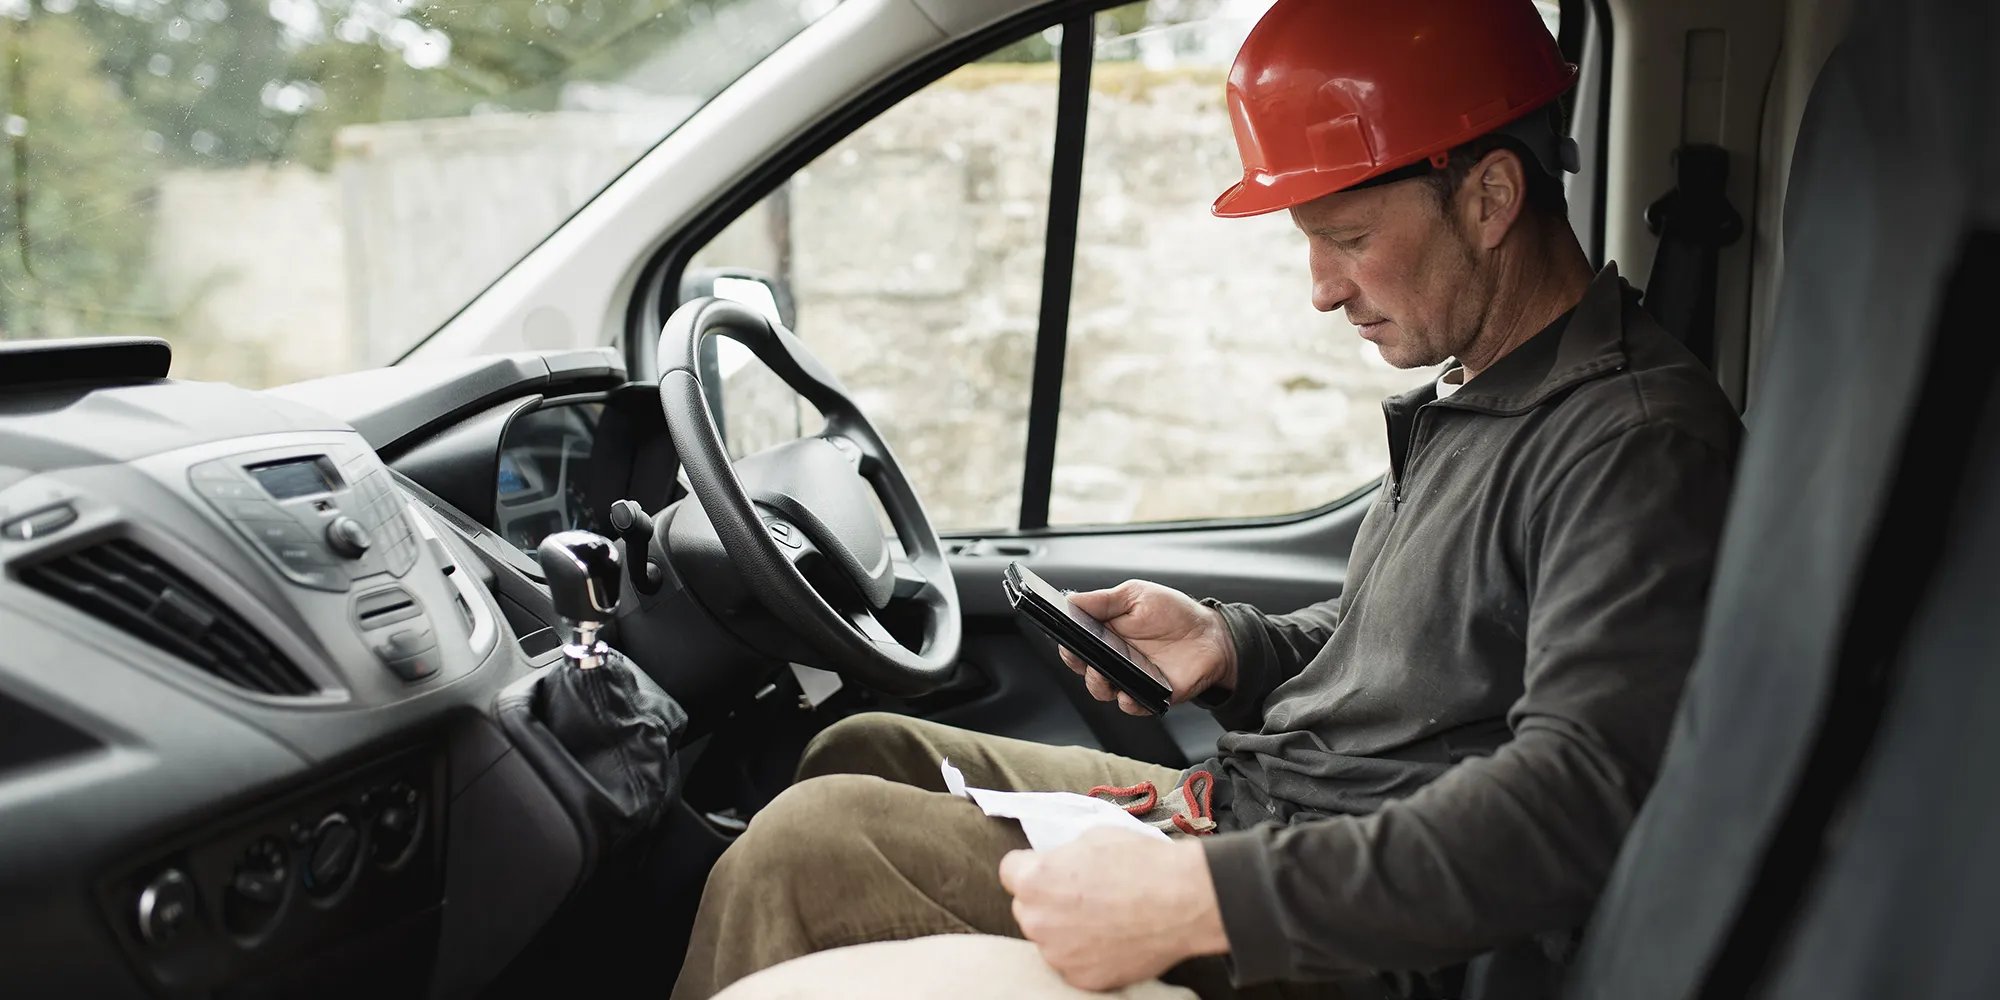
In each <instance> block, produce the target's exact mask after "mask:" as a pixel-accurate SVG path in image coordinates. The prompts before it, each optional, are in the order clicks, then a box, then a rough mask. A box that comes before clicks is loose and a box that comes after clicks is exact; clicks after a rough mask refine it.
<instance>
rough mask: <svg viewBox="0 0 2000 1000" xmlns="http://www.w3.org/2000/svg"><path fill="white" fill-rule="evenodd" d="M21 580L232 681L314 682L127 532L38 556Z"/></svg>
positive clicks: (261, 688) (305, 686) (300, 687)
mask: <svg viewBox="0 0 2000 1000" xmlns="http://www.w3.org/2000/svg"><path fill="white" fill-rule="evenodd" d="M20 577H21V582H23V583H25V584H27V585H28V586H30V587H33V588H35V589H36V590H39V591H41V592H42V593H44V594H47V595H48V596H50V597H53V598H55V599H56V600H58V601H61V602H63V603H64V604H67V605H69V606H71V607H73V608H76V609H77V610H79V611H83V612H85V613H86V614H89V615H92V616H94V617H96V618H98V619H99V620H101V621H103V622H104V623H105V624H107V625H110V626H111V627H113V628H116V629H118V630H119V631H122V632H125V633H126V634H128V635H131V636H133V637H135V638H138V639H141V640H143V641H145V642H147V643H149V644H151V645H154V646H157V647H159V648H160V649H162V650H165V651H166V652H168V653H171V654H173V655H174V656H177V657H179V658H181V659H183V660H186V661H187V662H189V663H191V664H193V665H194V666H195V667H197V668H199V669H201V670H203V671H205V672H207V673H209V674H212V675H214V676H215V677H217V678H220V679H221V680H223V681H226V682H228V683H230V684H234V685H236V686H237V687H241V688H246V689H248V690H251V691H258V692H262V693H264V694H273V695H290V696H298V695H308V694H312V693H314V692H315V691H317V690H318V688H317V686H316V685H315V684H313V682H312V680H311V679H310V678H308V677H307V676H306V675H305V673H304V672H303V671H301V670H300V669H299V668H298V666H297V665H296V664H293V663H292V662H291V661H290V660H288V659H286V658H285V656H284V654H282V653H280V652H278V650H277V648H276V647H274V646H272V645H271V643H270V642H269V641H268V640H266V639H265V638H264V637H263V636H262V635H259V634H258V633H257V631H256V630H255V629H252V628H251V627H250V624H249V623H248V622H246V621H244V620H243V619H242V618H241V617H240V616H239V615H237V614H236V612H235V611H234V610H232V609H231V608H230V607H229V606H228V605H226V604H223V603H222V602H221V601H219V600H217V599H216V598H215V597H214V595H212V594H210V593H209V592H208V591H207V590H205V589H203V588H201V587H200V586H198V585H196V584H195V582H194V581H193V580H190V579H188V577H187V576H186V575H185V574H183V573H181V572H180V571H179V570H177V569H175V568H173V567H172V566H170V565H168V564H167V563H166V562H165V561H164V560H162V559H160V557H159V556H157V555H155V554H153V553H152V552H150V551H148V550H146V549H144V548H141V547H139V546H138V545H137V544H135V543H133V542H131V541H127V540H125V539H114V540H112V541H108V542H102V543H99V544H97V545H94V546H91V547H90V548H87V549H80V550H78V551H75V552H70V553H67V554H65V555H61V556H57V557H55V558H53V559H49V560H46V561H44V562H40V563H36V564H35V565H33V566H30V567H28V568H26V569H24V570H22V571H21V573H20Z"/></svg>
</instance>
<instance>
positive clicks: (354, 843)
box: [300, 812, 361, 899]
mask: <svg viewBox="0 0 2000 1000" xmlns="http://www.w3.org/2000/svg"><path fill="white" fill-rule="evenodd" d="M360 862H361V831H360V829H358V828H357V827H355V825H354V821H353V820H350V819H348V818H347V816H346V814H344V813H337V812H336V813H327V814H326V816H324V817H322V818H321V819H320V821H319V824H318V825H317V826H314V827H313V832H312V835H311V838H310V840H309V841H308V842H307V844H306V865H305V871H304V872H302V873H301V877H300V881H302V882H304V883H305V887H306V891H307V892H309V893H312V894H313V896H314V897H316V898H319V899H325V898H326V897H328V896H331V895H333V894H334V893H337V892H339V891H340V890H341V888H342V887H344V886H346V885H347V880H348V879H349V878H352V877H353V875H354V872H355V870H356V869H357V868H358V867H359V865H360Z"/></svg>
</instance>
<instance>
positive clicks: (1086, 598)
mask: <svg viewBox="0 0 2000 1000" xmlns="http://www.w3.org/2000/svg"><path fill="white" fill-rule="evenodd" d="M1069 600H1070V603H1071V604H1074V605H1076V607H1077V610H1078V611H1081V612H1083V613H1084V614H1086V615H1089V616H1090V617H1092V618H1095V619H1097V620H1098V621H1104V620H1105V619H1107V618H1116V617H1118V616H1119V615H1122V614H1124V613H1125V612H1126V611H1127V610H1129V609H1130V607H1131V604H1132V597H1131V595H1130V594H1129V593H1127V592H1126V588H1125V586H1124V585H1123V584H1120V585H1119V586H1116V587H1112V588H1111V589H1110V590H1080V591H1077V592H1076V593H1074V594H1071V595H1069Z"/></svg>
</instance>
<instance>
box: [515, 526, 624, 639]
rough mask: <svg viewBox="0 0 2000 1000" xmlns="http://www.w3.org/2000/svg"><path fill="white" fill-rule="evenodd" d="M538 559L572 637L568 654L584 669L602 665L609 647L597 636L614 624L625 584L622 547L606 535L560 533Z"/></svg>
mask: <svg viewBox="0 0 2000 1000" xmlns="http://www.w3.org/2000/svg"><path fill="white" fill-rule="evenodd" d="M536 554H537V555H538V556H540V558H541V562H542V575H544V576H546V577H548V581H549V597H550V598H551V599H552V600H553V601H554V602H555V606H556V614H558V615H560V616H562V620H563V625H564V627H565V628H566V629H567V630H568V632H569V635H568V636H567V637H566V641H565V642H564V643H563V655H564V656H567V657H568V658H569V659H570V660H571V662H573V663H574V664H575V665H576V666H579V667H582V668H583V669H585V670H588V669H591V668H593V667H596V666H598V665H599V664H601V663H602V662H603V656H604V652H605V646H604V644H603V643H601V642H599V641H597V632H598V630H599V629H601V628H603V627H604V624H605V623H606V622H609V621H610V620H611V615H612V611H613V609H615V608H616V607H618V591H619V588H620V585H621V584H623V582H624V578H623V571H622V570H621V569H620V567H619V564H618V547H617V546H615V545H613V544H612V543H611V540H610V539H608V538H605V537H604V536H603V535H598V534H593V533H591V532H588V531H558V532H556V533H555V534H552V535H550V536H549V537H547V538H544V539H542V545H541V548H540V549H539V550H538V551H537V553H536Z"/></svg>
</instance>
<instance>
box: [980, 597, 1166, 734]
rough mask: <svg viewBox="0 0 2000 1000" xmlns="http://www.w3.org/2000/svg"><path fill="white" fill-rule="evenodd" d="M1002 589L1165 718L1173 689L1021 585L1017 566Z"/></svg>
mask: <svg viewBox="0 0 2000 1000" xmlns="http://www.w3.org/2000/svg"><path fill="white" fill-rule="evenodd" d="M1000 583H1001V588H1002V589H1003V590H1004V591H1006V594H1007V603H1008V604H1011V605H1013V607H1014V610H1015V612H1016V613H1018V614H1020V615H1022V616H1024V617H1026V618H1027V619H1028V620H1029V621H1031V622H1034V623H1035V626H1036V627H1037V628H1039V629H1041V630H1042V631H1043V632H1046V633H1048V635H1049V637H1050V638H1052V639H1054V640H1055V641H1057V642H1059V643H1061V644H1062V645H1064V646H1066V647H1068V648H1069V650H1070V651H1071V652H1073V653H1075V654H1076V655H1077V656H1079V657H1082V658H1083V661H1084V662H1085V663H1088V664H1090V665H1091V666H1092V667H1095V668H1097V672H1098V673H1100V674H1102V675H1104V679H1105V680H1108V681H1110V682H1111V683H1112V685H1113V686H1114V687H1116V688H1117V689H1118V690H1120V691H1123V692H1125V693H1126V694H1128V695H1130V696H1132V700H1133V701H1135V702H1138V703H1139V707H1140V708H1143V709H1145V710H1146V711H1148V712H1151V713H1153V714H1154V715H1165V714H1166V713H1167V708H1168V707H1169V706H1170V705H1171V704H1172V699H1173V693H1174V692H1173V689H1172V688H1168V687H1164V686H1162V685H1161V684H1160V682H1159V681H1157V680H1154V679H1153V678H1152V677H1149V676H1147V675H1146V673H1145V671H1143V670H1140V669H1139V668H1138V667H1136V666H1133V665H1132V663H1131V662H1130V661H1128V660H1126V659H1125V657H1124V656H1123V655H1122V654H1120V653H1119V652H1118V651H1117V650H1115V649H1112V648H1111V647H1110V646H1107V645H1105V644H1104V641H1103V640H1101V639H1099V638H1098V637H1096V636H1094V635H1091V634H1090V632H1089V630H1087V629H1085V628H1084V627H1083V626H1081V625H1078V624H1077V623H1075V622H1073V621H1070V619H1069V616H1068V615H1066V614H1063V612H1062V610H1061V609H1060V608H1053V607H1050V606H1049V604H1048V602H1047V601H1046V600H1043V599H1042V597H1041V596H1040V595H1038V594H1036V593H1035V592H1034V591H1032V590H1029V589H1028V588H1027V587H1026V586H1024V585H1022V584H1021V582H1020V576H1019V575H1018V574H1017V573H1016V572H1015V569H1014V567H1013V566H1008V567H1007V570H1006V572H1005V573H1003V574H1002V575H1001V577H1000Z"/></svg>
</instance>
